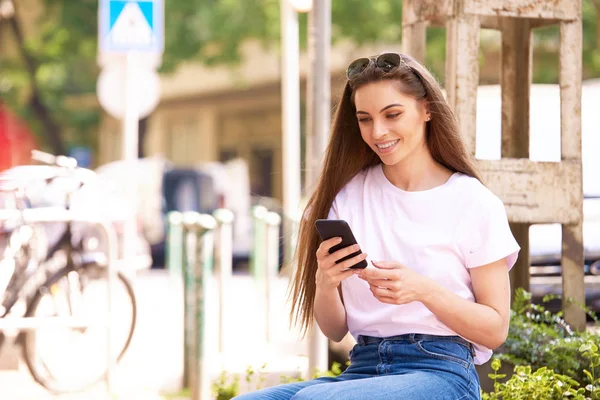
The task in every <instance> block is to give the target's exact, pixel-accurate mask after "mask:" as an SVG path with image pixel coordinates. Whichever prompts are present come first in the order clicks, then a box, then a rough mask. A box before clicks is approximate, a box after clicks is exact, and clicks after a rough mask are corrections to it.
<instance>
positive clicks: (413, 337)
mask: <svg viewBox="0 0 600 400" xmlns="http://www.w3.org/2000/svg"><path fill="white" fill-rule="evenodd" d="M386 340H406V341H409V342H411V343H414V342H420V341H422V340H425V341H441V342H454V343H458V344H462V345H463V346H465V347H466V348H468V349H469V350H470V351H471V354H472V355H473V357H475V347H474V346H473V343H471V342H469V341H468V340H466V339H463V338H461V337H460V336H438V335H427V334H423V333H407V334H404V335H397V336H388V337H375V336H364V335H359V336H358V339H357V343H358V344H359V345H362V346H364V345H369V344H380V343H381V342H383V341H386Z"/></svg>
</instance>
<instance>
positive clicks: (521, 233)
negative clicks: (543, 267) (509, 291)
mask: <svg viewBox="0 0 600 400" xmlns="http://www.w3.org/2000/svg"><path fill="white" fill-rule="evenodd" d="M500 23H501V28H502V68H501V88H502V157H503V158H527V159H528V158H529V92H530V87H531V70H532V53H533V51H532V46H531V29H530V26H529V21H528V20H526V19H520V18H504V19H502V20H501V22H500ZM529 226H530V224H528V223H519V222H512V223H511V224H510V228H511V230H512V232H513V234H514V236H515V239H517V241H518V242H519V244H520V245H521V252H520V253H519V258H518V260H517V263H516V265H515V266H514V267H513V269H512V270H511V273H510V277H511V287H512V288H513V290H514V289H516V288H518V287H522V288H524V289H525V290H530V289H529V286H530V285H529V281H530V273H529V266H530V257H529Z"/></svg>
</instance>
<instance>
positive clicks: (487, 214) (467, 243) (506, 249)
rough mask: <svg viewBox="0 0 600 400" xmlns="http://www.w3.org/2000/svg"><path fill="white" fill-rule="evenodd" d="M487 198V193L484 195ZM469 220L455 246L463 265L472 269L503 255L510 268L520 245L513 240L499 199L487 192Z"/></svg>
mask: <svg viewBox="0 0 600 400" xmlns="http://www.w3.org/2000/svg"><path fill="white" fill-rule="evenodd" d="M486 197H487V196H486ZM479 205H480V207H479V210H478V212H476V213H475V214H474V217H475V218H472V219H470V221H471V223H469V224H467V225H468V226H466V227H465V228H466V232H465V234H464V235H461V236H462V238H463V239H462V240H461V243H459V247H460V249H461V252H462V253H463V257H464V260H465V265H466V267H467V268H476V267H480V266H482V265H487V264H490V263H493V262H495V261H498V260H501V259H504V258H506V264H507V267H508V269H509V270H510V269H511V268H512V267H513V266H514V265H515V262H516V261H517V257H518V254H519V250H520V249H521V247H520V246H519V244H518V243H517V241H516V240H515V238H514V236H513V234H512V232H511V230H510V226H509V224H508V217H507V215H506V209H505V208H504V204H503V203H502V201H501V200H500V199H499V198H498V197H496V196H494V195H491V196H490V197H487V198H486V199H485V201H482V202H481V203H480V204H479Z"/></svg>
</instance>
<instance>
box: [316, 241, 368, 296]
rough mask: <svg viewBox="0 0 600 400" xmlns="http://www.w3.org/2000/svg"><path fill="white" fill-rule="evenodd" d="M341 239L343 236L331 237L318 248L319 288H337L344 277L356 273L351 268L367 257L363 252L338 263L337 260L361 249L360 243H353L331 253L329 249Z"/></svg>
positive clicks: (317, 277)
mask: <svg viewBox="0 0 600 400" xmlns="http://www.w3.org/2000/svg"><path fill="white" fill-rule="evenodd" d="M341 241H342V239H341V238H331V239H328V240H325V241H323V242H322V243H321V245H320V246H319V248H318V249H317V263H318V268H317V273H316V283H317V289H321V290H323V289H325V290H327V289H336V288H337V287H338V286H339V285H340V283H341V282H342V281H343V280H344V279H346V278H348V277H350V276H352V275H354V273H355V270H354V269H349V268H350V267H351V266H353V265H355V264H357V263H358V262H360V261H362V260H364V259H366V258H367V254H366V253H361V254H358V255H357V256H354V257H352V258H350V259H348V260H345V261H343V262H341V263H339V264H336V261H337V260H340V259H342V258H344V257H346V256H348V255H350V254H352V253H355V252H357V251H358V250H359V249H360V247H359V246H358V245H353V246H348V247H344V248H343V249H340V250H338V251H336V252H334V253H332V254H329V249H331V248H332V247H333V246H335V245H338V244H339V243H340V242H341Z"/></svg>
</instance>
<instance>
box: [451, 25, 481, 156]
mask: <svg viewBox="0 0 600 400" xmlns="http://www.w3.org/2000/svg"><path fill="white" fill-rule="evenodd" d="M479 28H480V25H479V20H478V18H477V17H476V16H474V15H457V16H454V17H452V18H450V19H449V20H448V21H447V22H446V73H445V86H446V91H447V97H448V102H449V103H450V107H451V108H452V109H453V110H454V114H455V116H456V119H457V120H458V125H459V129H460V133H461V134H462V135H463V139H464V141H465V145H466V146H467V149H468V150H469V151H470V152H471V153H472V154H475V133H476V126H477V115H476V111H477V86H478V84H479Z"/></svg>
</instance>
